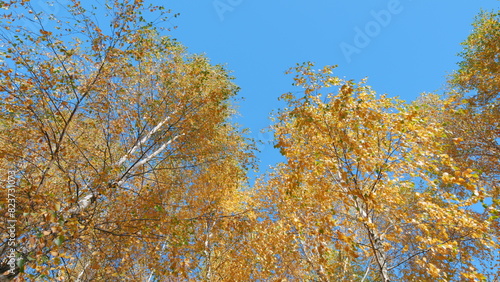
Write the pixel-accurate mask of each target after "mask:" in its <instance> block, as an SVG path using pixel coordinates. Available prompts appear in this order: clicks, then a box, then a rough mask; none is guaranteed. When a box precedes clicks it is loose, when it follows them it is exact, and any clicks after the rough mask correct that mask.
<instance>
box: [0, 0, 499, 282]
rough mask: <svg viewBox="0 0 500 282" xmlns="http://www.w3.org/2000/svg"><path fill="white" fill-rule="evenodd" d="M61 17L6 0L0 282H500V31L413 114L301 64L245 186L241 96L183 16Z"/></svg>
mask: <svg viewBox="0 0 500 282" xmlns="http://www.w3.org/2000/svg"><path fill="white" fill-rule="evenodd" d="M68 3H69V4H68V5H66V6H60V7H61V9H62V11H63V12H61V13H59V15H58V17H57V16H56V15H52V14H50V13H46V12H40V11H36V10H35V9H34V8H33V7H32V5H31V3H30V1H24V0H23V1H14V0H12V1H0V5H1V6H2V8H3V9H4V12H3V13H2V18H1V20H0V97H1V99H0V113H1V115H0V171H1V175H2V176H1V181H2V189H0V197H1V201H0V207H1V209H2V211H3V212H2V225H1V227H0V231H1V234H0V238H1V241H0V259H1V261H0V281H9V280H13V279H15V280H17V281H498V279H499V278H500V271H499V269H500V252H499V250H500V249H499V243H500V241H499V236H500V233H499V230H500V226H499V214H498V213H499V209H500V207H499V204H500V199H499V185H498V183H499V182H498V180H499V171H498V169H499V167H500V165H499V155H500V145H499V140H500V136H499V135H500V128H499V123H498V122H499V120H500V118H499V117H500V116H499V100H498V94H499V90H500V80H499V77H500V76H499V75H500V74H499V70H500V68H499V64H500V61H499V58H500V57H499V51H500V46H499V44H500V22H499V21H500V18H499V14H498V13H493V12H482V13H481V14H480V15H479V16H478V17H477V19H476V21H475V23H474V30H473V32H472V33H471V35H470V36H469V38H467V40H466V41H465V42H464V51H463V52H462V53H461V54H460V56H461V57H462V62H461V63H460V64H459V69H458V70H457V71H456V73H455V74H454V75H453V76H451V77H450V79H449V81H448V85H449V88H448V90H447V91H446V92H445V93H441V94H438V93H427V94H422V96H421V97H420V98H419V99H417V100H416V101H412V102H406V101H403V100H400V99H398V98H395V97H389V96H387V95H380V94H377V93H376V91H375V90H374V89H372V88H371V87H370V86H369V85H368V81H367V79H363V80H361V81H354V80H348V79H341V78H340V77H339V76H338V75H337V74H335V72H336V67H335V66H326V67H320V68H316V67H315V65H314V64H313V63H310V62H306V63H300V64H297V66H296V67H294V68H292V69H290V70H289V71H288V74H291V75H293V85H294V86H296V87H298V88H299V89H300V91H298V92H294V93H286V94H283V95H282V96H281V100H282V101H284V102H285V103H286V107H285V108H284V109H280V110H278V112H277V115H276V116H275V118H274V125H273V126H272V127H271V130H272V131H273V132H274V142H275V148H277V149H278V150H280V152H281V154H282V155H283V156H284V158H285V161H283V162H281V163H278V164H276V165H275V166H274V167H273V169H272V171H271V172H269V173H267V174H264V175H261V176H260V177H259V179H258V180H257V181H256V182H255V184H254V185H253V186H251V185H250V184H249V182H250V181H249V174H248V171H249V170H250V169H252V168H253V167H254V165H255V157H254V152H255V149H254V145H253V142H254V141H253V140H251V139H249V138H248V137H247V135H246V133H245V130H244V129H242V128H240V127H239V126H238V125H237V124H235V123H234V122H233V119H232V118H233V116H234V114H235V113H236V110H235V107H234V105H233V101H234V99H235V98H236V97H237V93H238V90H239V89H238V87H237V86H236V85H235V83H234V82H233V77H232V76H231V75H230V73H229V72H228V71H227V70H226V69H225V68H224V67H223V66H220V65H214V64H212V63H211V62H210V61H209V59H208V58H206V57H205V56H203V55H193V54H189V53H188V52H187V51H186V48H185V47H184V46H183V45H182V44H180V43H179V42H177V41H176V40H175V39H173V38H171V37H169V36H168V35H166V34H168V30H167V31H166V30H163V29H161V28H160V27H161V26H162V25H161V22H164V21H168V19H169V18H170V17H175V14H174V15H171V12H170V11H168V10H166V9H165V8H164V7H162V6H152V5H148V4H147V3H145V2H144V1H141V0H111V1H106V2H105V3H103V4H97V2H96V4H95V5H98V6H94V5H93V4H90V3H83V2H79V1H77V0H72V1H68ZM57 5H60V4H57ZM103 11H104V12H103ZM98 18H99V20H97V19H98ZM149 19H157V20H155V21H149Z"/></svg>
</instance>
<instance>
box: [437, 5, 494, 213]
mask: <svg viewBox="0 0 500 282" xmlns="http://www.w3.org/2000/svg"><path fill="white" fill-rule="evenodd" d="M473 26H474V29H473V31H472V33H471V34H470V35H469V37H468V38H467V40H466V41H465V42H464V43H463V45H464V50H463V52H462V53H460V56H461V57H462V61H461V62H460V63H459V69H458V71H457V72H455V73H454V74H453V76H452V77H451V79H450V81H449V84H450V90H449V91H448V93H447V94H448V99H449V100H451V101H453V102H454V103H452V104H451V105H452V106H451V107H450V109H449V110H448V111H446V112H444V113H443V115H442V116H443V119H444V120H445V121H446V122H447V129H448V131H449V133H450V134H449V142H448V143H449V151H450V154H451V155H453V156H454V157H455V158H456V159H457V160H460V161H461V162H462V163H465V164H466V165H468V166H470V167H473V168H475V169H476V170H478V171H481V172H482V174H481V179H482V180H483V182H484V183H483V184H484V185H485V186H487V187H488V189H490V190H491V192H492V194H493V205H492V206H491V211H494V212H496V213H498V209H499V207H500V206H499V204H500V202H499V201H500V199H499V195H500V190H499V189H500V186H499V177H500V170H499V169H500V144H499V140H500V124H499V121H500V100H499V93H500V55H499V54H500V14H499V12H496V13H495V12H481V13H480V14H479V15H478V16H477V18H476V21H475V22H474V24H473ZM497 215H498V214H495V215H494V216H497Z"/></svg>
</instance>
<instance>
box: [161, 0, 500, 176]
mask: <svg viewBox="0 0 500 282" xmlns="http://www.w3.org/2000/svg"><path fill="white" fill-rule="evenodd" d="M163 4H164V5H165V6H166V7H167V8H170V9H172V10H173V12H174V13H180V16H179V17H178V18H176V19H173V20H172V21H171V22H170V24H171V25H176V26H178V29H177V30H175V31H173V32H171V33H170V34H171V35H172V36H173V37H175V38H177V39H178V40H179V41H180V42H182V43H183V44H184V45H186V46H187V47H188V50H189V51H190V52H192V53H205V54H206V55H207V57H209V58H210V59H211V60H212V62H213V63H217V64H225V65H226V67H227V69H229V70H231V71H233V75H234V76H235V77H236V83H237V84H238V85H239V86H240V87H241V92H240V97H244V99H245V100H243V101H241V102H240V103H239V112H240V113H241V117H239V118H237V122H238V123H240V124H241V125H242V126H243V127H246V128H249V129H250V130H251V134H250V135H251V137H253V138H256V139H261V140H263V141H270V140H271V138H272V136H271V135H270V134H261V133H259V132H260V131H261V130H262V129H263V128H266V127H268V126H269V125H270V124H271V121H270V120H269V116H270V113H271V112H272V111H273V110H276V109H278V108H279V107H283V104H281V103H280V102H278V101H277V98H278V97H279V96H280V95H281V94H283V93H285V92H288V91H297V89H295V88H293V87H292V86H291V82H292V80H291V77H290V76H288V75H284V71H285V70H286V69H288V68H289V67H292V66H294V65H295V64H296V63H299V62H304V61H314V62H316V65H317V66H318V67H321V66H323V65H335V64H336V65H339V68H338V69H337V73H336V74H337V75H338V76H340V77H346V78H349V79H351V78H352V79H356V80H358V79H361V78H363V77H368V79H369V80H368V83H369V84H370V85H372V86H373V88H374V89H375V90H376V91H377V92H378V93H380V94H381V93H387V94H389V95H390V96H399V97H401V98H403V99H405V100H413V99H415V98H416V97H417V96H418V95H419V94H420V93H422V92H431V91H437V90H439V89H441V88H442V86H443V84H444V82H445V79H446V78H445V77H446V75H447V74H449V73H450V72H452V71H453V70H454V69H456V63H457V62H458V61H459V57H458V56H457V53H459V52H460V51H461V45H460V43H461V42H463V41H464V40H465V39H466V37H467V35H468V34H469V33H470V32H471V29H472V26H471V23H472V22H473V19H474V17H475V15H477V14H478V13H479V11H480V10H481V9H484V10H492V9H494V10H498V8H499V7H500V5H499V4H500V2H499V1H497V0H475V1H466V0H459V1H457V0H455V1H451V0H448V1H430V0H413V1H412V0H362V1H361V0H354V1H335V0H330V1H327V0H309V1H306V0H204V1H200V0H182V1H168V2H166V3H163ZM361 33H362V34H361ZM259 148H260V149H261V151H262V152H261V153H260V154H259V155H258V157H259V159H260V165H261V171H263V170H265V169H266V168H267V167H268V166H269V165H271V164H274V163H276V162H277V161H280V160H281V157H280V155H279V153H278V152H277V151H276V150H275V149H273V148H272V146H271V145H269V144H267V145H260V146H259Z"/></svg>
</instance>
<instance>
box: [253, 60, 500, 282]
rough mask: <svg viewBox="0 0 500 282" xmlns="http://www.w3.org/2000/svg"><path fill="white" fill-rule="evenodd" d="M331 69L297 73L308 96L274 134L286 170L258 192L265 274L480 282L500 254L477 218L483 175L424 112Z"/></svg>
mask: <svg viewBox="0 0 500 282" xmlns="http://www.w3.org/2000/svg"><path fill="white" fill-rule="evenodd" d="M332 69H333V68H331V67H325V68H323V69H321V70H314V69H313V64H311V63H305V64H302V65H299V66H297V67H296V68H295V69H293V70H292V72H294V73H296V76H295V78H294V81H295V85H297V86H301V87H303V88H304V94H303V95H299V96H298V97H297V96H296V95H293V94H291V93H288V94H285V95H283V96H282V99H283V100H285V101H286V102H287V105H288V106H287V108H285V109H284V110H282V111H280V112H279V113H278V115H277V121H276V124H275V125H274V127H273V129H274V130H275V138H276V142H277V144H276V147H277V148H279V149H280V151H281V153H282V154H283V155H284V156H285V157H286V162H284V163H280V164H278V165H277V167H276V168H275V171H274V172H273V173H271V174H270V175H269V179H268V180H267V181H263V182H262V184H261V189H262V191H261V194H260V195H261V196H262V201H261V204H262V209H263V210H265V211H266V214H267V220H266V221H263V223H262V224H266V222H267V224H268V225H269V231H268V232H265V231H264V233H261V235H260V236H263V238H267V239H264V240H262V241H263V242H266V241H269V242H270V243H269V244H268V245H271V244H273V245H275V246H274V247H269V248H262V249H260V252H259V255H258V256H257V258H258V262H259V263H260V264H261V265H262V268H263V269H265V267H264V265H268V266H269V267H274V269H271V270H270V271H269V273H270V275H275V276H276V277H277V278H280V279H287V278H289V277H293V278H294V279H298V280H319V281H394V280H397V281H441V280H443V281H450V280H452V281H474V280H475V279H479V280H480V279H483V278H484V277H485V274H484V273H482V272H483V271H487V270H484V269H478V268H477V267H476V263H475V261H476V260H477V259H483V260H488V259H492V258H491V257H490V251H489V250H490V249H489V248H496V247H498V246H497V244H496V241H495V240H494V238H493V237H492V236H491V233H492V230H491V228H492V226H491V222H490V221H488V220H484V217H483V216H482V214H481V213H478V212H476V211H475V210H474V209H473V208H471V207H472V206H473V205H474V204H476V203H477V202H479V201H481V200H483V199H484V198H485V197H486V196H487V195H486V193H487V192H486V191H485V190H484V189H482V188H481V187H480V186H478V184H477V182H478V174H477V172H476V171H474V170H472V169H461V168H459V167H458V166H457V165H456V163H455V161H454V159H453V158H452V157H450V156H449V155H447V154H446V153H444V146H445V145H444V144H443V143H442V142H441V140H442V139H441V137H442V136H443V135H444V134H445V129H444V128H443V126H442V125H441V124H439V123H435V122H433V120H432V119H431V118H429V115H427V113H426V110H425V108H422V107H419V106H418V105H417V104H404V103H403V102H402V101H400V100H397V99H395V98H390V97H387V96H385V95H382V96H377V95H376V93H375V92H374V91H373V90H372V89H371V88H370V87H369V86H367V85H366V82H365V81H364V80H363V81H361V82H359V83H355V82H353V81H347V80H342V79H340V78H338V77H336V76H334V75H332ZM443 168H446V169H443Z"/></svg>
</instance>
